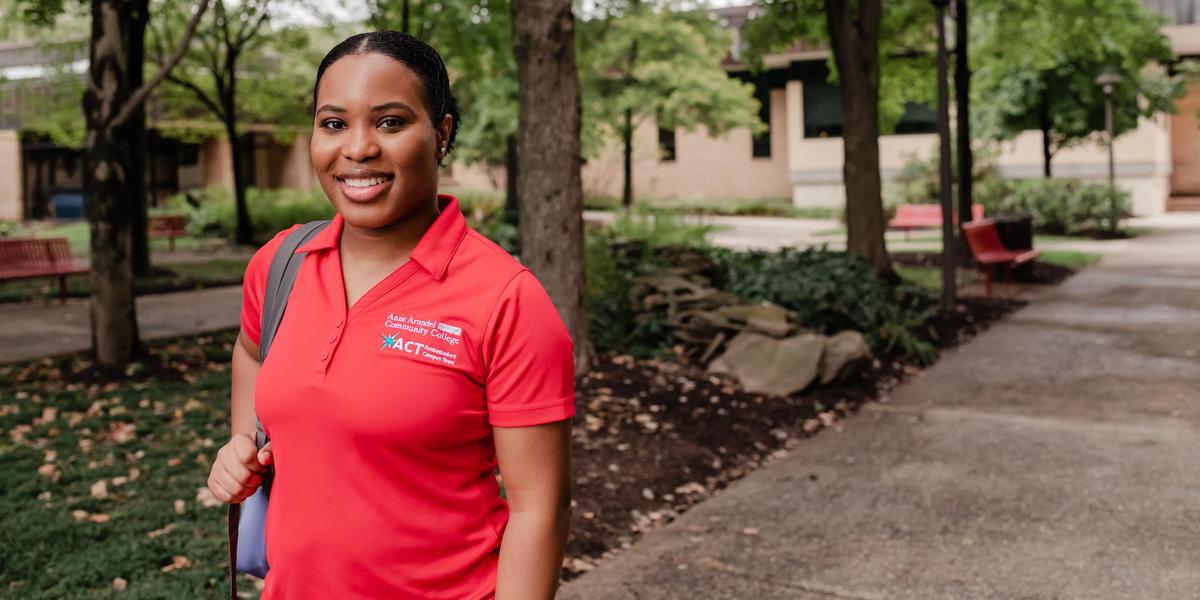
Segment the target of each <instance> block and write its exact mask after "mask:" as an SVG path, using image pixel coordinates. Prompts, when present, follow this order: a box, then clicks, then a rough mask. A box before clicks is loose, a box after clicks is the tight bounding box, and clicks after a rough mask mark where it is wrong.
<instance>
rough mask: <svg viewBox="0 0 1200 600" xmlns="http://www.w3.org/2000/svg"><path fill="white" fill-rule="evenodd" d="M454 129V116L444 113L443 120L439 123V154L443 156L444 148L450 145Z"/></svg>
mask: <svg viewBox="0 0 1200 600" xmlns="http://www.w3.org/2000/svg"><path fill="white" fill-rule="evenodd" d="M452 131H454V117H452V116H450V114H449V113H447V114H444V115H442V122H441V123H439V124H438V125H437V146H438V156H442V154H441V151H442V148H445V147H446V146H448V145H449V143H450V132H452Z"/></svg>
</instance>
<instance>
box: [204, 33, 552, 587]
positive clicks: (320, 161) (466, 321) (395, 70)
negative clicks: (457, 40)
mask: <svg viewBox="0 0 1200 600" xmlns="http://www.w3.org/2000/svg"><path fill="white" fill-rule="evenodd" d="M313 93H314V106H316V107H317V108H316V111H315V113H314V116H313V135H312V142H311V146H310V153H311V157H312V165H313V169H314V170H315V171H316V173H317V176H318V179H319V181H320V183H321V187H322V189H323V190H324V192H325V194H326V196H328V198H329V201H330V203H332V205H333V206H334V208H335V209H336V210H337V214H336V215H335V216H334V218H333V220H332V221H331V222H330V223H329V225H328V227H326V228H325V229H324V230H322V231H320V232H319V233H317V234H316V235H315V236H313V237H312V238H311V239H310V240H309V241H308V242H307V243H305V244H303V245H301V246H300V247H299V249H298V250H296V253H297V254H298V255H301V256H303V257H304V259H303V262H302V264H301V267H300V269H299V271H298V274H297V276H296V280H295V284H294V287H293V288H292V292H291V295H290V296H289V299H288V303H287V311H286V312H285V313H284V317H283V320H282V322H280V324H279V327H278V329H277V330H276V332H275V337H274V338H273V342H272V344H271V346H270V354H269V360H263V361H261V362H260V361H259V359H258V356H259V348H258V345H259V343H260V335H261V334H262V320H263V305H264V301H263V298H264V296H265V294H266V279H267V276H268V270H269V265H270V264H271V260H272V257H273V256H274V255H275V253H276V252H277V251H278V250H279V248H280V247H281V244H282V243H283V241H284V239H285V238H286V237H287V235H288V234H289V233H291V232H292V231H295V230H296V229H297V228H298V227H299V226H297V227H293V228H292V229H289V230H288V231H285V232H281V233H280V234H279V235H277V236H276V237H275V239H273V240H272V241H271V242H269V243H268V244H267V245H266V246H264V247H263V248H262V249H260V250H259V251H258V253H256V254H255V256H254V258H253V259H252V260H251V261H250V264H249V266H248V267H247V269H246V276H245V280H244V284H243V296H244V298H243V302H242V332H241V335H240V336H239V343H238V346H237V348H236V349H235V352H234V359H233V393H232V401H231V405H232V430H233V432H234V434H233V437H232V439H231V440H230V441H229V443H228V444H226V445H225V447H223V448H222V449H221V451H220V452H219V453H218V456H217V459H216V461H215V462H214V464H213V468H212V473H211V475H210V477H209V488H210V489H211V490H212V492H213V494H214V496H216V497H217V498H219V499H221V500H222V501H225V502H230V503H240V502H241V501H243V500H244V499H245V498H246V497H248V496H249V495H250V494H251V493H253V492H254V491H255V490H256V489H257V488H258V487H259V485H261V483H262V480H263V476H264V475H265V474H266V473H267V471H268V470H269V469H272V468H273V469H274V474H273V475H274V476H273V479H272V483H271V487H270V498H271V502H270V505H269V510H268V512H267V516H266V548H267V551H266V554H267V561H268V562H269V564H270V570H269V572H268V573H267V578H266V582H265V589H264V591H263V596H262V597H263V598H266V599H272V600H281V599H287V600H292V599H307V598H322V599H324V598H433V597H438V598H550V597H553V595H554V590H555V586H556V585H557V581H558V576H559V572H560V568H561V561H562V553H563V547H564V545H565V541H566V535H567V526H568V523H569V514H570V504H571V499H570V481H571V477H570V423H569V419H570V418H571V416H572V415H573V414H574V411H575V400H574V365H573V360H572V356H573V352H572V344H571V340H570V338H569V336H568V335H567V331H566V328H565V327H564V326H563V324H562V321H561V320H560V319H559V317H558V314H557V312H556V311H555V308H554V306H553V305H552V304H551V302H550V299H549V297H548V296H547V295H546V293H545V291H544V290H543V289H542V287H541V285H540V284H539V283H538V281H537V280H536V279H535V278H534V277H533V275H532V274H531V273H530V272H529V270H528V269H526V268H524V267H523V266H521V264H520V263H518V262H517V261H516V260H515V259H513V258H512V257H511V256H510V255H509V254H508V253H506V252H504V251H503V250H502V249H501V248H499V247H498V246H496V245H495V244H493V243H492V242H491V241H489V240H487V239H486V238H485V237H483V236H482V235H480V234H478V233H477V232H475V231H473V230H471V229H470V228H469V227H467V225H466V221H465V220H464V218H463V215H462V212H461V209H460V208H459V205H458V201H457V200H456V199H454V198H452V197H450V196H444V195H439V194H438V193H437V189H438V166H439V164H440V163H441V161H442V159H444V158H445V157H446V155H447V153H448V152H449V151H450V150H451V148H452V147H453V143H454V135H455V132H456V129H457V127H458V120H459V115H458V108H457V104H456V102H455V100H454V96H453V94H452V93H451V91H450V86H449V81H448V78H447V75H446V68H445V65H444V64H443V63H442V60H441V58H440V57H439V56H438V55H437V53H436V52H435V51H434V50H433V49H432V48H430V47H429V46H427V45H426V44H424V43H423V42H420V41H419V40H417V39H415V38H413V37H411V36H407V35H404V34H400V33H396V32H376V33H367V34H360V35H356V36H353V37H351V38H349V39H347V40H346V41H344V42H342V43H341V44H339V45H338V46H336V47H335V48H334V49H333V50H331V51H330V53H329V55H328V56H326V58H325V60H324V61H322V63H321V66H320V68H319V69H318V71H317V81H316V85H315V87H314V92H313ZM256 416H257V417H258V419H259V420H260V421H261V423H262V427H263V430H264V431H265V433H266V434H267V436H268V437H269V439H270V441H269V442H267V443H266V445H265V446H263V447H262V448H258V449H257V452H256V451H255V450H256V445H255V442H254V434H255V430H256V426H255V417H256ZM497 467H499V469H500V470H501V472H502V473H503V476H504V482H505V492H506V495H505V497H501V495H500V488H499V485H498V483H497V480H496V477H495V470H496V468H497Z"/></svg>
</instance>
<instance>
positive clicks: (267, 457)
mask: <svg viewBox="0 0 1200 600" xmlns="http://www.w3.org/2000/svg"><path fill="white" fill-rule="evenodd" d="M274 462H275V453H274V452H273V451H272V450H271V442H269V441H268V442H267V443H266V444H264V445H263V447H262V449H260V450H259V451H258V464H260V465H263V466H266V465H270V464H272V463H274Z"/></svg>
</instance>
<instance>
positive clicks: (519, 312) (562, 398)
mask: <svg viewBox="0 0 1200 600" xmlns="http://www.w3.org/2000/svg"><path fill="white" fill-rule="evenodd" d="M483 350H484V352H483V357H484V365H485V367H486V369H487V378H486V380H485V384H484V386H485V387H484V393H485V395H486V397H487V407H488V421H489V422H490V423H491V424H492V425H494V426H497V427H530V426H533V425H540V424H542V423H551V422H554V421H562V420H564V419H568V418H570V417H571V416H572V415H574V414H575V356H574V346H573V345H572V343H571V337H570V335H569V334H568V333H567V328H566V326H564V325H563V322H562V319H561V318H560V317H559V316H558V311H557V310H555V308H554V304H553V303H552V302H551V301H550V297H549V296H548V295H547V294H546V291H545V290H544V289H542V285H541V284H540V283H538V280H537V279H536V278H535V277H534V276H533V274H532V273H530V272H529V271H528V270H523V271H521V272H520V273H518V274H517V275H516V276H515V277H513V279H512V281H510V282H509V283H508V286H507V287H506V288H505V289H504V292H503V293H502V294H501V295H500V298H499V300H498V301H497V303H496V306H495V308H494V309H493V310H492V316H491V317H490V318H489V319H488V324H487V326H486V327H485V329H484V348H483Z"/></svg>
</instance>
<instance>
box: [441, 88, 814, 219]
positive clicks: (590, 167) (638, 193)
mask: <svg viewBox="0 0 1200 600" xmlns="http://www.w3.org/2000/svg"><path fill="white" fill-rule="evenodd" d="M786 113H787V108H786V106H785V97H784V91H783V90H772V92H771V156H770V158H754V157H753V155H752V151H751V135H750V130H749V129H746V128H740V129H735V130H733V131H730V132H729V133H727V134H726V135H724V136H721V137H716V138H713V137H709V136H708V135H707V133H706V132H705V131H703V130H699V131H693V132H687V131H684V130H682V129H679V130H677V131H676V133H675V148H676V152H675V160H674V161H663V160H660V158H659V150H658V126H657V124H656V123H654V122H653V121H652V120H647V121H646V122H644V123H642V124H641V125H639V126H638V128H637V129H636V131H635V132H634V140H633V194H634V197H635V198H684V199H702V200H707V199H718V198H789V197H791V194H792V186H791V185H790V184H789V183H788V180H787V164H788V162H787V161H788V158H787V151H788V144H787V116H786ZM582 177H583V189H584V193H586V194H589V195H601V196H611V197H618V198H619V197H620V196H621V193H622V186H623V185H624V172H623V156H622V148H621V145H620V143H619V142H617V143H610V144H608V145H607V146H606V147H605V148H603V149H602V150H601V152H600V155H599V156H598V157H597V158H593V159H591V160H588V162H587V164H586V165H584V167H583V173H582ZM442 183H443V185H447V186H454V187H461V188H465V189H491V190H503V189H504V185H505V178H504V170H503V169H492V168H487V167H484V166H481V165H471V166H464V165H460V164H456V165H454V167H453V169H452V170H451V172H450V173H449V174H448V175H447V176H445V178H444V179H443V181H442Z"/></svg>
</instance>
